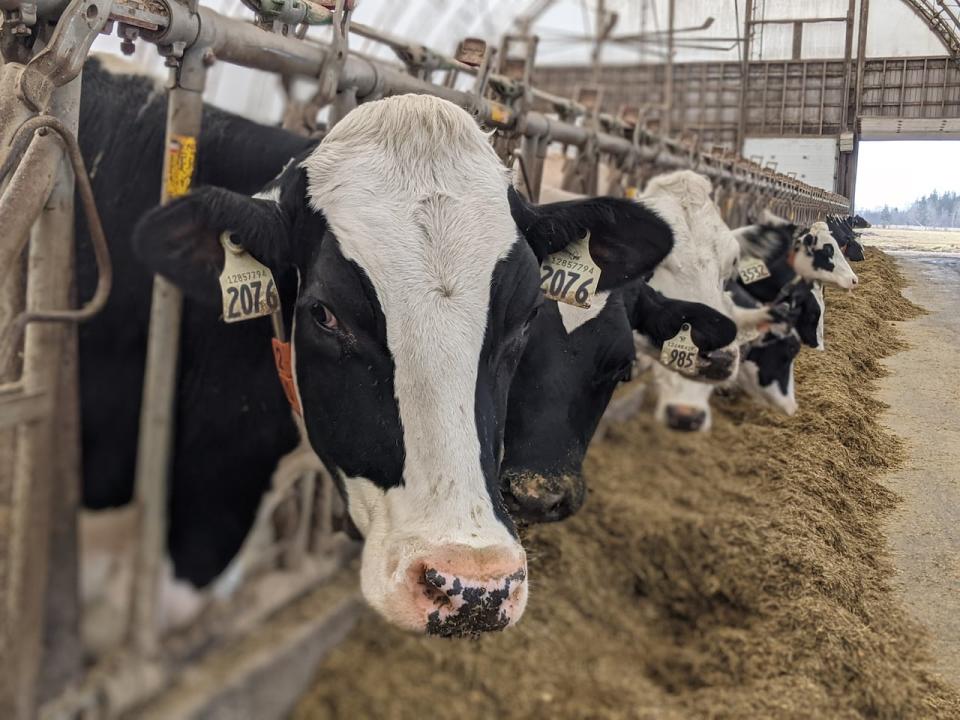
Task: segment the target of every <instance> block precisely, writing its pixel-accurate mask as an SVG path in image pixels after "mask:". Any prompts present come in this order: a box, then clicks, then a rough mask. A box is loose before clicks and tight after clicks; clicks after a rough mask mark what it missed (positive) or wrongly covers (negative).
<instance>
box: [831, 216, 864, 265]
mask: <svg viewBox="0 0 960 720" xmlns="http://www.w3.org/2000/svg"><path fill="white" fill-rule="evenodd" d="M826 223H827V226H828V227H829V229H830V233H831V234H832V235H833V237H834V238H836V240H837V244H838V245H839V246H840V248H841V249H842V250H843V254H844V256H845V257H846V258H847V259H848V260H852V261H854V262H859V261H861V260H863V259H864V255H863V246H862V245H861V244H860V242H859V241H858V240H857V234H856V233H855V232H854V231H853V229H854V228H864V227H870V223H868V222H867V221H866V220H864V219H863V218H862V217H860V216H859V215H855V216H851V215H848V216H847V217H841V216H840V215H828V216H827V219H826Z"/></svg>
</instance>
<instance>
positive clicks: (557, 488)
mask: <svg viewBox="0 0 960 720" xmlns="http://www.w3.org/2000/svg"><path fill="white" fill-rule="evenodd" d="M501 486H502V492H503V500H504V503H505V504H506V506H507V510H508V511H509V512H510V514H511V515H512V516H513V518H514V519H515V520H522V521H524V522H528V523H547V522H558V521H560V520H564V519H566V518H568V517H570V516H571V515H573V514H574V513H575V512H577V510H579V509H580V508H581V507H582V506H583V502H584V500H585V499H586V496H587V486H586V483H585V482H584V480H583V476H582V475H580V473H563V474H560V475H544V474H541V473H538V472H533V471H527V470H506V471H504V472H503V475H502V480H501Z"/></svg>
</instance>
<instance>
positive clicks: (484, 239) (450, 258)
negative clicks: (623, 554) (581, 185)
mask: <svg viewBox="0 0 960 720" xmlns="http://www.w3.org/2000/svg"><path fill="white" fill-rule="evenodd" d="M303 167H304V168H305V169H306V172H307V179H308V196H309V199H310V204H311V207H312V208H313V209H314V210H315V211H318V212H322V213H323V215H324V217H325V219H326V222H327V226H328V228H329V230H330V231H331V232H332V234H333V236H335V238H336V240H337V242H338V243H339V248H340V252H341V253H342V255H343V257H344V258H346V259H347V260H349V261H352V262H353V263H355V264H356V265H357V266H358V267H359V268H360V269H361V270H362V271H363V273H364V274H365V276H366V278H368V279H369V282H370V284H371V285H372V287H373V290H374V292H375V294H376V302H377V303H378V304H379V307H380V309H381V311H382V313H383V318H384V321H385V326H386V345H387V348H388V349H389V353H390V356H391V358H392V361H393V364H394V377H393V385H394V394H395V398H396V403H397V407H398V409H399V416H400V422H401V425H402V437H403V451H404V463H403V471H402V472H403V477H402V484H399V485H397V486H395V487H391V488H389V489H388V490H384V489H382V488H381V487H378V486H377V485H375V484H374V483H373V482H371V481H369V480H366V479H364V478H350V477H347V478H345V481H344V485H345V488H346V493H347V496H348V503H349V509H350V513H351V516H352V518H353V520H354V522H355V523H356V525H357V526H358V528H359V529H360V531H361V532H362V533H363V534H364V536H365V546H364V552H363V567H362V571H361V582H362V589H363V593H364V596H365V597H366V599H367V600H368V602H369V603H370V604H371V605H372V606H373V607H374V608H376V609H377V610H378V611H380V612H381V613H382V614H383V615H384V616H385V617H386V618H388V619H389V620H391V621H392V622H394V623H396V624H399V625H401V626H403V627H407V628H410V629H413V630H419V631H423V630H424V629H426V626H427V623H428V617H429V616H430V615H431V614H432V613H439V620H440V621H441V622H442V621H443V620H445V619H446V618H447V617H448V616H451V615H454V614H456V612H457V610H458V609H459V608H460V604H458V603H461V599H460V598H459V597H458V594H457V592H456V591H455V589H454V587H453V586H454V583H456V584H457V585H458V586H461V585H462V586H468V587H482V588H485V589H486V590H487V591H488V593H489V594H491V595H492V594H493V593H500V594H501V595H502V597H504V598H505V599H504V601H503V603H502V606H501V608H500V609H501V610H502V611H503V615H502V617H503V620H504V622H505V623H508V624H512V623H513V622H516V620H517V619H518V618H519V616H520V615H521V614H522V612H523V608H524V605H525V603H526V592H527V591H526V583H525V581H524V580H525V574H526V559H525V555H524V551H523V549H522V547H521V546H520V543H519V542H518V541H517V539H516V538H515V537H514V536H513V534H512V533H511V531H510V530H508V528H507V527H506V526H505V525H504V522H503V521H502V520H501V519H500V518H499V517H498V516H497V512H496V510H498V509H499V508H498V509H495V508H494V501H493V500H492V498H491V492H490V490H489V489H488V479H487V478H486V477H485V474H484V469H483V467H482V466H481V439H480V436H479V432H480V431H479V429H478V422H477V411H476V406H475V401H476V398H477V394H478V364H479V362H480V359H481V349H482V347H483V345H484V336H485V332H486V330H487V324H488V313H489V310H490V304H491V287H492V280H493V277H494V269H495V267H496V266H497V264H498V263H499V262H500V261H501V260H503V259H504V258H506V257H507V255H508V254H509V253H510V252H511V250H512V249H513V248H514V246H515V245H516V244H517V243H518V242H519V241H518V231H517V227H516V224H515V222H514V220H513V218H512V216H511V213H510V208H509V205H508V201H507V187H508V184H507V176H506V173H505V170H504V169H503V167H502V165H501V164H500V162H499V160H498V158H497V156H496V155H495V153H494V152H493V150H492V148H491V147H490V145H489V144H488V142H487V138H486V136H485V135H484V134H483V133H482V132H481V131H480V129H479V128H478V127H477V126H476V124H475V123H474V122H473V121H472V119H471V118H470V116H469V115H468V114H467V113H465V112H464V111H462V110H460V109H459V108H457V107H455V106H454V105H452V104H450V103H448V102H445V101H442V100H438V99H436V98H431V97H428V96H403V97H400V98H390V99H387V100H382V101H378V102H373V103H369V104H366V105H362V106H361V107H360V108H358V109H357V110H354V111H353V112H352V113H350V114H349V115H348V116H347V117H346V118H345V119H344V120H342V121H341V122H340V123H339V124H337V125H336V126H335V127H334V128H333V130H331V132H330V133H329V134H328V135H327V136H326V138H325V139H324V141H323V142H322V143H321V144H320V146H319V147H318V148H317V150H316V151H315V152H314V153H313V154H312V155H311V156H310V157H309V158H308V159H307V160H305V161H304V163H303ZM524 250H525V251H526V252H527V253H529V250H527V249H526V248H524ZM530 254H531V259H530V262H531V264H532V263H533V260H532V253H530ZM533 267H534V268H535V266H533ZM537 279H538V278H534V282H536V280H537ZM295 339H296V338H295ZM298 357H300V354H299V353H298ZM301 362H302V361H301ZM306 421H307V424H308V425H309V423H310V417H309V413H307V414H306ZM461 604H462V603H461ZM479 629H489V628H479Z"/></svg>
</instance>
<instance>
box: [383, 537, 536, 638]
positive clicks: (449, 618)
mask: <svg viewBox="0 0 960 720" xmlns="http://www.w3.org/2000/svg"><path fill="white" fill-rule="evenodd" d="M402 577H403V582H402V583H401V584H400V586H399V587H397V588H396V589H395V591H394V592H393V593H392V594H391V595H392V596H391V598H390V606H391V607H390V608H389V611H388V612H386V613H385V614H386V615H387V617H388V619H390V620H392V621H393V622H395V623H397V624H399V625H401V626H404V627H406V628H407V629H410V630H413V631H415V632H425V633H427V634H428V635H440V636H443V637H463V636H473V635H479V634H480V633H485V632H491V631H495V630H504V629H506V628H508V627H510V626H511V625H513V624H514V623H516V622H517V620H519V619H520V616H521V615H522V614H523V610H524V608H525V607H526V603H527V562H526V555H525V554H524V553H523V551H522V550H521V551H519V554H518V553H517V551H516V550H515V549H513V548H507V547H504V548H497V547H490V548H474V547H470V546H467V545H447V546H444V547H440V548H437V549H435V550H434V551H433V552H430V553H429V554H428V555H425V556H423V557H420V558H418V559H416V560H414V561H413V562H411V563H410V564H409V565H408V566H407V568H406V570H405V571H403V573H402Z"/></svg>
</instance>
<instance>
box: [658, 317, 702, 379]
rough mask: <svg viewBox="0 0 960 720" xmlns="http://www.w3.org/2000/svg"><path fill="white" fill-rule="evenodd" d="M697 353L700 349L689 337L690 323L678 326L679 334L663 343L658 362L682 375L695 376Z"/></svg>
mask: <svg viewBox="0 0 960 720" xmlns="http://www.w3.org/2000/svg"><path fill="white" fill-rule="evenodd" d="M699 352H700V348H698V347H697V345H696V343H694V342H693V338H692V337H690V323H684V324H683V325H681V326H680V332H678V333H677V334H676V335H674V336H673V337H672V338H670V339H669V340H667V341H666V342H665V343H663V349H662V350H661V351H660V362H661V363H662V364H664V365H666V366H667V367H668V368H671V369H673V370H676V371H677V372H680V373H683V374H684V375H695V374H696V372H697V354H698V353H699Z"/></svg>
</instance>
